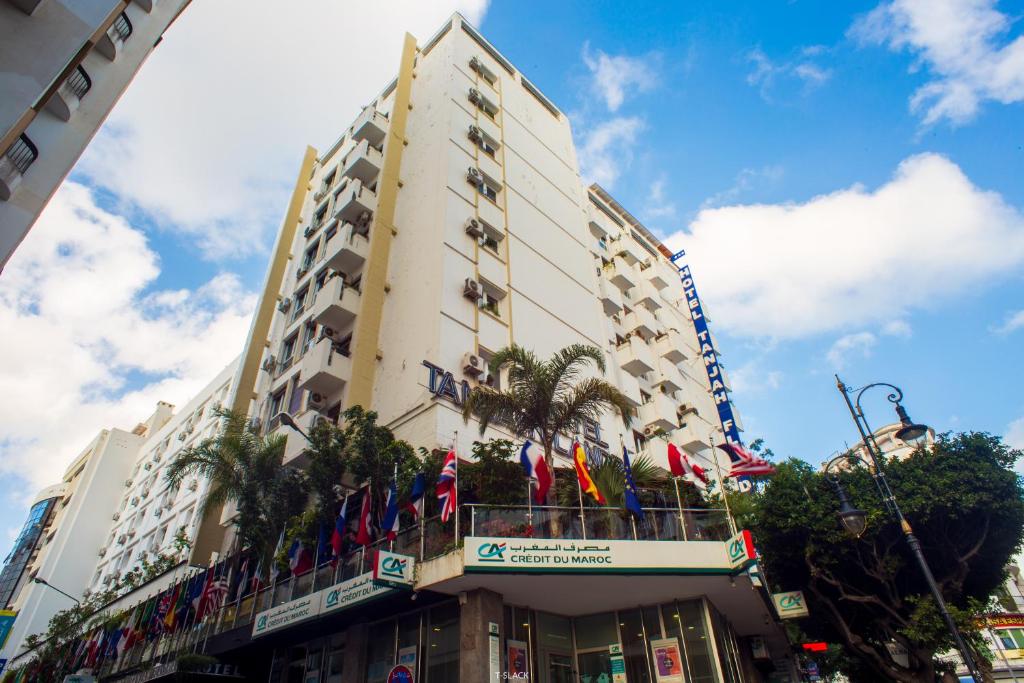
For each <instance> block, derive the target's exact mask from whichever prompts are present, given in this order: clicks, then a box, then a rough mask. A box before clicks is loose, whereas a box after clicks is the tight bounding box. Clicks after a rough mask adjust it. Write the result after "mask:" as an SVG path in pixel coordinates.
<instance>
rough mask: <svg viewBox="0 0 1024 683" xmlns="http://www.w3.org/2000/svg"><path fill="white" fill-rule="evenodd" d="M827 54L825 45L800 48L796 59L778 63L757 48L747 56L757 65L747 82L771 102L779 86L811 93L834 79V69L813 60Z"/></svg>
mask: <svg viewBox="0 0 1024 683" xmlns="http://www.w3.org/2000/svg"><path fill="white" fill-rule="evenodd" d="M826 52H827V48H825V47H824V46H822V45H812V46H810V47H804V48H802V49H800V50H799V51H798V54H799V56H798V57H797V58H795V59H791V60H785V61H775V60H773V59H771V58H770V57H769V56H768V55H767V54H765V52H764V50H762V49H761V48H759V47H755V48H754V49H753V50H751V51H750V52H748V53H747V55H746V58H747V61H748V62H750V63H751V64H752V65H753V70H752V71H751V72H750V73H748V74H747V83H748V84H749V85H752V86H756V87H757V88H758V91H759V92H760V93H761V97H762V98H763V99H764V100H765V101H768V102H770V101H771V100H772V95H773V93H774V91H775V88H776V86H777V85H779V84H781V83H784V82H786V81H789V82H794V83H797V84H799V85H802V86H803V87H804V91H805V92H808V91H810V90H812V89H814V88H816V87H818V86H821V85H824V84H825V83H826V82H828V80H829V79H831V78H832V69H829V68H827V67H824V66H821V65H819V64H817V63H815V62H814V61H812V60H811V57H819V56H821V55H823V54H825V53H826Z"/></svg>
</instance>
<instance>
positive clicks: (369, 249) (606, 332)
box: [250, 17, 727, 466]
mask: <svg viewBox="0 0 1024 683" xmlns="http://www.w3.org/2000/svg"><path fill="white" fill-rule="evenodd" d="M413 74H414V77H413V78H412V80H411V91H410V95H409V102H408V104H407V105H405V106H404V110H403V111H396V98H397V97H399V96H400V95H399V94H398V93H399V92H400V91H401V85H400V81H401V77H399V79H398V80H396V81H395V82H393V83H392V84H390V85H389V86H388V87H387V88H385V90H384V91H383V93H382V94H381V95H380V96H378V97H377V98H375V99H374V101H373V102H372V103H371V104H370V105H369V106H368V107H367V108H366V109H365V110H364V111H363V112H362V113H361V114H360V115H359V117H358V118H357V119H356V120H355V121H354V122H353V123H352V125H351V126H349V128H348V129H347V130H345V131H344V132H343V134H342V136H341V137H340V139H339V140H338V141H337V142H336V143H335V144H334V145H333V146H332V147H331V148H330V149H328V150H327V151H325V152H323V153H321V154H319V155H318V157H317V158H316V159H315V162H314V163H313V165H312V167H311V170H310V172H309V176H308V179H307V177H306V174H305V173H304V174H303V177H302V178H300V184H299V187H298V188H297V191H298V194H297V195H296V197H297V198H298V201H300V202H301V210H300V211H299V214H300V216H299V217H298V218H297V219H296V220H295V221H294V223H293V225H291V226H289V225H288V221H287V220H286V225H285V228H284V229H283V231H282V235H281V237H280V239H281V240H282V241H283V244H279V247H278V248H279V255H280V254H284V255H285V257H286V258H287V259H288V262H287V267H286V268H284V269H281V270H280V271H279V272H281V273H282V276H281V278H280V279H279V280H278V281H274V279H273V277H271V278H270V279H269V280H268V285H267V291H266V293H265V295H264V296H265V297H271V298H273V299H274V300H275V301H276V311H275V312H274V315H273V319H272V321H271V322H270V324H269V328H268V332H267V335H266V337H267V338H266V340H262V339H255V340H250V348H256V349H257V350H258V349H260V348H262V347H263V346H265V351H264V353H263V356H262V359H261V368H262V370H261V372H260V373H259V375H258V378H257V380H256V395H257V397H258V399H257V401H256V403H255V405H254V406H253V408H252V410H253V414H254V416H255V417H257V418H258V419H259V420H261V421H262V423H263V424H265V425H266V426H267V427H268V428H269V429H281V430H282V433H285V434H287V435H288V451H287V456H286V460H288V461H291V460H293V459H294V458H296V457H298V456H299V455H300V454H301V452H302V449H303V447H304V442H303V437H301V436H300V435H298V434H297V433H295V432H294V431H292V430H289V429H284V428H282V427H280V425H279V424H278V423H277V421H276V416H278V415H279V414H280V413H281V412H289V413H291V414H292V415H293V416H294V417H295V418H296V420H297V422H298V423H299V425H300V426H302V427H303V428H306V427H308V426H309V425H310V424H311V423H312V422H313V420H314V419H316V418H317V417H318V416H319V415H326V416H327V417H328V418H330V419H332V420H335V419H337V417H338V415H339V413H340V412H341V411H342V410H343V409H344V408H346V407H349V406H351V405H354V404H360V405H363V406H364V407H367V408H372V409H373V410H375V411H377V413H378V414H379V416H380V421H381V422H382V423H383V424H386V425H388V426H390V427H392V428H393V429H394V431H395V433H396V434H397V435H398V436H399V437H400V438H403V439H406V440H408V441H409V442H410V443H412V444H413V445H414V446H424V447H427V448H432V447H448V446H449V445H450V444H451V443H452V442H453V440H454V439H455V438H456V434H457V440H458V444H457V446H458V451H459V453H460V454H461V455H462V456H463V457H466V456H468V454H469V452H470V446H471V443H472V441H473V440H475V439H479V438H480V437H479V433H478V429H477V427H476V425H475V424H473V423H471V424H469V425H466V424H464V422H463V418H462V413H461V398H462V396H463V394H464V392H465V391H468V389H469V388H470V387H472V386H474V385H476V384H478V383H481V382H489V383H498V384H500V382H501V381H502V379H501V377H490V376H489V375H488V371H487V370H486V365H487V362H488V360H489V358H490V357H491V356H492V354H493V353H494V352H496V351H497V350H499V349H501V348H503V347H506V346H508V345H510V344H512V343H515V344H519V345H520V346H523V347H525V348H527V349H531V350H533V351H534V352H536V353H537V354H538V355H539V356H540V357H542V358H545V357H548V356H550V355H551V354H552V353H553V352H555V351H557V350H558V349H560V348H562V347H565V346H567V345H569V344H576V343H579V344H587V345H593V346H596V347H598V348H600V349H602V350H603V352H604V354H605V358H606V361H607V365H608V370H607V373H606V375H605V379H607V380H608V381H610V382H612V383H614V384H615V385H617V386H618V387H619V388H620V389H621V390H622V391H623V393H624V394H625V395H626V396H627V397H629V399H630V400H631V402H632V403H633V405H634V406H635V408H636V410H637V417H636V419H635V420H634V422H633V425H632V428H631V429H630V430H625V429H624V428H623V425H622V421H621V419H620V418H619V417H618V416H617V415H613V414H607V415H605V416H604V418H603V419H602V420H601V423H600V424H599V425H589V426H587V428H586V429H585V433H584V434H581V435H580V436H581V437H583V439H584V440H585V442H586V448H587V449H588V452H591V453H592V454H594V455H593V457H601V456H602V455H604V454H608V453H610V454H614V455H616V456H619V457H621V452H622V446H621V444H622V443H623V442H624V443H625V444H626V445H627V446H628V447H629V449H630V450H631V451H633V452H636V451H641V452H649V453H650V455H651V457H652V458H654V459H655V461H656V462H658V463H659V464H662V465H663V466H664V465H665V464H666V455H665V441H664V440H663V438H664V437H666V436H667V437H669V438H672V439H673V440H674V442H675V443H677V444H678V445H680V446H682V447H684V448H685V449H686V450H688V451H689V452H690V453H692V454H702V456H703V457H705V458H707V457H709V456H710V454H711V451H710V450H709V446H710V445H711V443H712V441H715V442H716V443H721V441H722V439H723V437H722V436H721V430H720V427H719V423H718V416H717V410H716V407H715V402H714V399H713V398H712V396H711V393H710V386H709V381H708V377H707V374H706V372H705V369H704V363H703V360H702V358H701V354H700V353H699V346H698V343H697V337H696V334H695V330H694V326H693V323H692V320H691V319H690V315H689V312H688V308H687V306H686V304H685V297H684V293H683V288H682V285H681V282H680V278H679V275H678V274H677V270H676V268H675V267H674V266H673V265H672V264H671V262H670V260H669V258H668V251H667V250H666V249H665V248H664V247H663V246H662V245H661V244H660V243H659V242H658V240H657V239H656V238H655V237H654V236H653V235H652V234H651V233H650V231H648V230H647V229H646V228H644V226H643V225H642V224H640V222H639V221H637V220H636V219H635V218H634V217H633V216H632V215H631V214H629V213H628V212H627V211H626V210H625V209H623V208H622V207H621V206H619V204H618V203H617V202H616V201H615V200H614V199H613V198H611V197H610V196H609V195H608V194H607V193H606V192H605V191H604V190H603V189H602V188H600V187H599V186H596V185H594V186H591V187H589V188H588V187H587V186H586V185H585V184H584V182H583V181H582V179H581V177H580V171H579V165H578V161H577V158H576V150H575V147H574V145H573V138H572V131H571V129H570V124H569V120H568V119H567V117H566V116H565V115H564V114H563V113H561V112H560V111H559V110H558V109H557V108H556V107H555V106H554V105H553V104H552V103H551V102H550V101H548V100H547V99H546V98H545V97H544V96H543V95H542V94H541V93H540V92H539V91H538V90H537V88H536V87H534V86H533V85H532V84H530V83H529V81H527V80H526V78H525V77H523V75H522V74H520V73H519V72H518V71H517V70H516V69H515V68H514V67H512V65H511V64H509V63H508V62H507V61H506V60H505V59H504V58H503V57H502V56H501V55H500V54H499V53H498V52H497V51H495V50H494V49H493V48H492V47H491V46H490V45H489V44H488V43H486V41H485V40H484V39H483V38H482V37H480V36H479V34H478V33H477V32H476V31H475V30H474V29H473V28H472V27H470V26H468V25H467V24H465V23H464V22H463V21H462V20H461V19H460V18H459V17H455V18H454V19H453V22H452V23H451V24H450V25H449V26H448V27H446V28H445V29H443V30H442V32H441V33H440V34H439V35H438V36H436V37H435V38H434V39H433V40H431V41H430V42H428V43H426V44H425V45H424V46H422V47H421V48H420V49H419V50H418V52H417V54H416V58H415V66H414V69H413ZM397 106H400V107H401V106H402V105H401V104H399V105H397ZM304 170H305V169H304ZM295 201H296V199H293V202H295ZM273 271H274V265H273V264H272V266H271V272H273ZM256 334H257V336H258V331H257V332H256ZM264 341H265V342H266V343H265V344H264V343H263V342H264ZM361 347H362V348H361ZM716 435H717V436H716ZM489 436H507V435H505V434H503V432H502V431H501V430H500V429H494V430H492V433H491V434H490V435H489ZM659 437H661V438H659ZM568 445H569V444H568V443H562V444H561V446H563V447H564V448H567V447H568ZM595 453H596V454H595ZM724 462H727V460H725V461H724Z"/></svg>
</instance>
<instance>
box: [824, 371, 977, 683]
mask: <svg viewBox="0 0 1024 683" xmlns="http://www.w3.org/2000/svg"><path fill="white" fill-rule="evenodd" d="M836 386H837V387H838V388H839V392H840V393H841V394H842V395H843V398H844V399H845V400H846V407H847V408H849V409H850V416H851V417H852V418H853V422H854V424H856V425H857V431H858V432H860V437H861V442H862V443H863V444H864V450H865V451H866V452H867V454H868V457H869V458H870V459H871V464H872V467H869V468H868V471H869V472H870V473H871V477H872V479H874V481H875V485H876V486H877V487H878V492H879V494H881V497H882V502H884V503H885V507H886V509H887V510H888V511H889V514H890V515H892V517H893V519H895V520H896V521H897V522H898V523H899V525H900V530H901V531H902V532H903V537H904V538H905V539H906V541H907V545H908V546H909V547H910V551H911V553H912V554H913V555H914V559H915V560H917V564H918V567H919V568H920V569H921V573H922V574H923V575H924V580H925V583H927V584H928V590H929V591H931V594H932V597H933V598H934V599H935V603H936V605H938V608H939V612H940V614H942V620H943V621H944V622H946V627H947V628H948V629H949V632H950V634H952V636H953V641H954V642H955V643H956V648H957V650H959V651H960V656H961V657H962V658H963V660H964V665H965V666H966V667H967V672H968V673H969V674H970V676H971V678H973V679H974V680H975V681H976V682H978V683H980V682H981V680H982V678H981V675H980V674H979V673H978V669H977V666H976V665H975V663H974V657H973V655H972V654H971V651H970V650H969V649H968V648H967V643H965V642H964V639H963V636H961V635H960V629H958V628H957V627H956V622H954V621H953V616H952V615H951V614H950V613H949V609H948V608H947V607H946V601H945V599H944V598H943V597H942V591H940V590H939V586H938V584H937V583H935V576H934V575H933V574H932V570H931V567H929V566H928V561H927V560H926V559H925V557H924V553H923V552H922V551H921V542H920V541H919V540H917V536H915V535H914V531H913V529H912V528H911V526H910V522H908V521H907V518H906V517H904V516H903V511H902V510H900V506H899V504H898V503H897V502H896V496H894V495H893V492H892V489H890V488H889V482H888V481H886V479H885V470H884V468H883V467H882V463H883V459H884V458H883V456H882V450H881V448H879V447H878V442H877V441H876V440H875V435H874V433H873V432H872V431H871V428H870V427H869V426H868V422H867V418H865V417H864V410H863V409H862V408H861V406H860V398H861V396H863V395H864V392H865V391H867V390H868V389H871V388H872V387H886V388H888V389H890V390H891V393H890V394H889V396H888V399H889V402H890V403H893V404H895V406H896V415H897V416H898V417H899V419H900V424H901V425H902V426H901V427H900V429H899V430H898V431H897V432H896V438H898V439H900V440H901V441H906V442H908V443H917V442H918V441H919V440H921V439H922V438H924V436H925V435H926V434H927V433H928V427H926V426H925V425H922V424H917V423H915V422H913V421H912V420H911V419H910V417H909V416H908V415H907V411H906V409H905V408H904V407H903V404H902V401H903V390H901V389H900V388H899V387H897V386H895V385H893V384H887V383H885V382H875V383H873V384H869V385H867V386H865V387H862V388H861V389H851V388H850V387H848V386H847V385H846V384H844V383H843V380H841V379H839V375H836ZM854 391H856V392H857V395H856V397H855V398H854V399H853V400H852V401H851V400H850V393H851V392H854ZM840 457H841V458H842V457H852V458H855V459H857V460H860V461H861V462H864V464H865V465H866V464H867V462H865V461H864V460H863V459H862V458H857V456H840ZM836 460H838V458H837V459H833V460H832V461H830V462H829V463H828V465H826V469H827V468H828V467H831V466H832V465H833V464H834V463H835V462H836ZM832 482H833V486H835V487H836V490H837V494H838V496H839V501H840V511H839V515H840V519H841V521H842V522H843V526H844V527H845V528H846V529H847V530H848V531H851V533H852V531H853V529H852V528H851V526H850V524H851V523H853V524H854V525H856V524H857V522H856V518H857V517H858V516H859V518H860V522H859V524H860V533H863V530H864V525H865V523H866V517H865V516H864V514H863V513H862V512H860V511H859V510H856V509H855V508H854V507H853V505H852V504H851V503H850V500H849V498H848V497H847V496H846V494H845V492H844V491H843V490H842V487H841V486H840V485H839V480H838V478H837V477H833V478H832ZM844 514H845V516H844ZM854 528H855V527H854ZM855 535H857V536H859V535H860V534H855Z"/></svg>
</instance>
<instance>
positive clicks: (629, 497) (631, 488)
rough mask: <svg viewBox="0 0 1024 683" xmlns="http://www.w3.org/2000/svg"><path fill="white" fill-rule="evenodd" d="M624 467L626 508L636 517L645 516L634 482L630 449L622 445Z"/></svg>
mask: <svg viewBox="0 0 1024 683" xmlns="http://www.w3.org/2000/svg"><path fill="white" fill-rule="evenodd" d="M622 467H623V468H624V469H625V470H626V509H627V510H629V511H630V512H632V513H633V515H634V516H636V517H643V516H644V509H643V508H642V507H640V496H638V495H637V492H636V484H635V483H633V468H632V467H630V466H629V451H628V450H626V447H625V446H623V447H622Z"/></svg>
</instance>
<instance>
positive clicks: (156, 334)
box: [0, 182, 255, 496]
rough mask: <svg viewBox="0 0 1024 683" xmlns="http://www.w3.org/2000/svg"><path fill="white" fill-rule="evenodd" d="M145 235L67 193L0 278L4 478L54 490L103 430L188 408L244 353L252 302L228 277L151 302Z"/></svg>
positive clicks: (67, 187) (151, 269) (151, 266)
mask: <svg viewBox="0 0 1024 683" xmlns="http://www.w3.org/2000/svg"><path fill="white" fill-rule="evenodd" d="M159 274H160V264H159V258H158V256H157V254H155V253H154V252H153V251H152V249H151V248H150V247H149V245H148V244H147V242H146V238H145V236H144V235H143V234H142V232H141V231H139V230H137V229H134V228H133V227H132V226H130V225H129V224H128V223H127V222H126V221H125V220H124V219H123V218H120V217H118V216H115V215H113V214H111V213H108V212H107V211H105V210H103V209H102V208H100V207H98V206H97V205H96V203H95V201H94V198H93V196H92V194H91V192H90V190H89V188H87V187H85V186H83V185H79V184H77V183H74V182H67V183H65V184H64V185H63V186H62V187H61V188H60V190H59V191H58V192H57V194H56V195H55V196H54V198H53V200H52V201H51V202H50V204H49V206H47V208H46V210H45V211H44V212H43V214H42V216H40V219H39V221H38V223H37V224H36V226H35V227H34V228H33V229H32V231H31V232H30V233H29V234H28V237H26V239H25V241H24V242H23V243H22V245H21V246H20V247H19V249H18V251H17V252H15V254H14V256H13V257H12V258H11V260H10V262H9V263H8V265H7V266H6V268H5V269H4V273H3V277H2V278H0V329H3V330H4V331H5V332H4V334H3V335H0V357H2V358H6V359H9V360H14V361H15V362H7V363H4V364H3V365H2V366H0V414H2V415H3V416H4V419H3V420H2V422H0V473H2V474H7V475H14V476H17V477H21V478H23V479H25V480H26V481H27V484H28V486H26V488H25V490H24V491H23V493H24V495H26V496H31V495H33V494H34V493H35V491H36V490H37V489H38V488H41V487H42V486H44V485H47V484H50V483H54V482H56V481H58V480H59V477H60V476H61V474H62V473H63V470H64V468H65V467H66V466H67V464H68V462H70V460H71V459H72V458H74V457H75V456H76V455H78V453H79V452H80V451H81V450H82V449H83V448H84V447H85V446H87V445H88V443H89V441H91V439H92V438H93V437H94V436H95V435H96V433H97V432H98V431H99V430H100V429H102V428H107V427H120V428H126V429H131V428H132V427H134V426H135V424H136V423H138V422H139V421H141V420H143V419H145V418H146V417H148V416H149V414H150V413H151V412H152V411H153V409H154V408H155V404H156V401H157V400H161V399H162V400H166V401H169V402H171V403H174V404H176V405H182V404H183V403H184V402H185V401H186V400H187V399H188V398H190V397H191V396H192V394H194V393H195V392H196V391H198V390H199V389H201V388H202V387H203V386H204V385H205V384H206V383H207V382H209V381H210V380H211V379H213V378H214V376H215V375H216V374H217V373H218V372H220V370H222V369H223V367H224V366H225V365H227V364H228V363H229V362H230V361H231V359H232V358H233V357H234V356H235V355H237V354H238V352H239V351H240V350H241V344H242V342H243V340H244V338H245V334H246V332H247V330H248V326H249V319H250V316H251V312H252V308H253V306H254V305H255V297H254V296H253V295H252V294H251V293H250V292H246V291H244V290H243V288H242V287H241V285H240V284H239V281H238V279H237V278H236V277H235V276H234V275H232V274H220V275H217V276H215V277H214V278H212V279H211V280H209V281H208V282H206V283H205V284H203V285H202V286H200V287H198V288H197V289H194V290H188V289H183V290H173V291H170V290H154V289H153V285H154V281H155V280H156V278H157V276H158V275H159Z"/></svg>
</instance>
